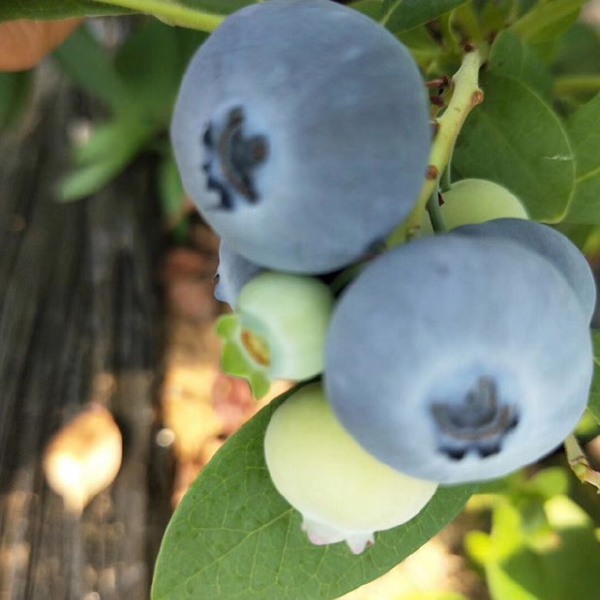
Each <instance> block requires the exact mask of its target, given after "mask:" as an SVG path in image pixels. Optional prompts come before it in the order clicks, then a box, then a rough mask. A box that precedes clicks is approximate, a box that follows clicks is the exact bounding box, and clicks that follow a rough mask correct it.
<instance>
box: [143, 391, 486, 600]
mask: <svg viewBox="0 0 600 600" xmlns="http://www.w3.org/2000/svg"><path fill="white" fill-rule="evenodd" d="M285 397H286V396H283V397H282V398H280V399H279V400H277V401H275V402H272V403H271V404H269V405H267V406H266V407H265V408H264V409H263V410H261V411H260V413H258V415H256V416H255V417H254V418H253V419H252V420H251V421H250V422H249V423H247V424H246V425H245V426H244V427H243V428H242V429H241V430H240V431H239V432H238V433H237V434H236V435H234V436H233V437H232V438H231V439H230V440H229V441H228V442H227V443H226V444H225V446H224V447H223V448H222V449H221V450H220V451H219V452H218V453H217V454H216V456H215V457H214V458H213V459H212V460H211V462H210V463H209V464H208V465H207V466H206V467H205V469H204V470H203V472H202V474H201V475H200V477H199V478H198V479H197V480H196V481H195V482H194V484H193V485H192V487H191V489H190V490H189V492H188V493H187V494H186V496H185V497H184V499H183V501H182V502H181V504H180V505H179V507H178V509H177V510H176V512H175V514H174V516H173V518H172V519H171V522H170V524H169V526H168V528H167V531H166V534H165V536H164V538H163V542H162V546H161V549H160V553H159V556H158V561H157V565H156V570H155V575H154V582H153V589H152V598H153V600H167V599H169V600H193V599H196V598H210V600H235V599H239V600H258V599H260V600H268V599H272V600H307V599H310V600H322V599H334V598H337V597H338V596H340V595H342V594H344V593H345V592H347V591H349V590H352V589H354V588H356V587H358V586H359V585H362V584H363V583H366V582H367V581H370V580H372V579H374V578H376V577H378V576H380V575H382V574H383V573H385V572H386V571H388V570H389V569H391V568H392V567H393V566H395V565H396V564H398V563H399V562H400V561H402V560H403V559H404V558H406V557H407V556H408V555H409V554H411V553H412V552H414V551H415V550H416V549H417V548H418V547H419V546H421V545H422V544H424V543H425V542H426V541H427V540H429V539H430V538H431V537H432V536H433V535H435V534H436V533H437V532H438V531H439V530H440V529H441V528H442V527H444V525H446V524H447V523H448V522H449V521H451V520H452V519H453V518H454V517H455V516H456V515H457V513H458V512H459V511H460V510H461V509H462V507H463V506H464V504H465V502H466V500H467V499H468V497H469V496H470V495H471V493H472V492H473V491H474V487H473V486H459V487H452V488H442V489H440V490H439V491H438V492H437V493H436V495H435V496H434V498H433V500H432V501H431V502H430V504H429V505H428V506H427V507H426V508H425V509H424V511H423V512H422V513H421V514H420V515H418V516H417V517H416V518H415V519H413V520H412V521H410V522H409V523H408V524H406V525H403V526H401V527H398V528H396V529H393V530H390V531H386V532H380V533H378V534H376V543H375V545H374V546H373V547H372V548H370V549H369V550H367V551H366V552H365V553H363V554H361V555H360V556H354V555H352V554H351V553H350V551H349V550H348V548H347V547H346V545H345V544H334V545H330V546H313V545H311V544H310V543H309V542H308V540H307V539H306V537H305V535H304V534H303V533H302V531H301V529H300V524H301V517H300V515H299V514H298V513H297V512H296V511H295V510H294V509H292V508H291V507H290V506H289V504H288V503H287V502H286V501H285V500H284V499H283V498H282V497H281V496H280V495H279V494H278V493H277V492H276V490H275V488H274V487H273V485H272V483H271V480H270V478H269V474H268V471H267V468H266V466H265V462H264V457H263V436H264V432H265V429H266V427H267V424H268V422H269V419H270V417H271V414H272V413H273V411H274V410H275V408H276V407H277V406H278V404H279V403H280V402H281V401H283V400H284V399H285ZM349 501H351V499H349Z"/></svg>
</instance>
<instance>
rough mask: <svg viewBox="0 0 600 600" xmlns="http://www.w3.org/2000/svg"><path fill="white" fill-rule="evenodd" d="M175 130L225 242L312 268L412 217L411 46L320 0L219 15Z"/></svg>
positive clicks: (416, 157) (184, 163)
mask: <svg viewBox="0 0 600 600" xmlns="http://www.w3.org/2000/svg"><path fill="white" fill-rule="evenodd" d="M171 133H172V141H173V147H174V150H175V156H176V159H177V163H178V166H179V170H180V172H181V176H182V179H183V183H184V186H185V188H186V190H187V191H188V193H189V194H190V196H191V197H192V198H193V200H194V202H195V203H196V205H197V207H198V209H199V210H200V212H201V213H202V215H203V216H204V218H205V219H206V220H207V222H208V223H209V224H210V225H211V226H212V227H213V229H214V230H215V231H216V232H217V233H218V234H219V235H220V237H221V238H222V239H223V240H224V241H225V242H226V243H227V244H228V245H229V246H230V247H231V249H232V250H233V251H234V252H236V253H238V254H240V255H242V256H244V257H245V258H247V259H248V260H249V261H251V262H253V263H255V264H259V265H261V266H265V267H268V268H270V269H276V270H284V271H291V272H296V273H313V274H314V273H326V272H330V271H334V270H336V269H339V268H341V267H343V266H345V265H346V264H348V263H350V262H352V261H354V260H356V259H358V258H360V257H361V256H363V255H364V254H365V253H368V252H369V251H370V249H371V248H372V247H373V246H374V245H376V244H377V243H378V242H379V241H381V240H382V239H385V238H386V237H387V236H388V235H389V233H391V231H392V230H393V229H394V228H395V227H396V226H397V225H398V224H399V223H401V222H402V221H403V220H404V219H405V218H406V217H407V216H408V214H409V213H410V211H411V210H412V208H413V205H414V204H415V202H416V199H417V196H418V193H419V191H420V188H421V185H422V183H423V179H424V176H425V173H426V165H427V162H428V156H429V150H430V145H431V127H430V123H429V110H428V100H427V95H426V92H425V86H424V83H423V80H422V78H421V75H420V73H419V71H418V68H417V66H416V64H415V62H414V61H413V59H412V57H411V56H410V54H409V52H408V51H407V50H406V48H405V47H404V46H403V45H402V44H401V43H400V42H399V41H398V40H397V39H396V38H395V37H394V36H393V35H391V34H390V33H389V32H388V31H387V30H386V29H385V28H384V27H382V26H381V25H379V24H378V23H376V22H374V21H373V20H371V19H370V18H368V17H366V16H365V15H362V14H360V13H358V12H357V11H355V10H354V9H350V8H347V7H344V6H341V5H339V4H336V3H334V2H331V1H329V0H271V1H270V2H265V3H260V4H255V5H252V6H248V7H246V8H244V9H242V10H240V11H238V12H236V13H234V14H233V15H232V16H230V17H229V18H228V19H226V20H225V22H224V23H223V24H222V25H221V26H220V27H219V28H217V30H216V31H215V32H213V33H212V34H211V36H210V37H209V38H208V40H207V41H206V42H205V43H204V44H203V45H202V47H201V48H200V49H199V51H198V52H197V53H196V55H195V56H194V58H193V59H192V61H191V64H190V65H189V68H188V70H187V72H186V74H185V77H184V80H183V83H182V86H181V90H180V93H179V97H178V100H177V103H176V107H175V112H174V116H173V122H172V128H171Z"/></svg>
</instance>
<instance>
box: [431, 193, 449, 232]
mask: <svg viewBox="0 0 600 600" xmlns="http://www.w3.org/2000/svg"><path fill="white" fill-rule="evenodd" d="M427 212H428V213H429V220H430V221H431V227H432V228H433V231H435V232H436V233H445V232H446V231H447V229H446V225H445V224H444V219H443V218H442V211H441V210H440V201H439V198H438V193H437V191H435V192H433V194H432V196H431V198H429V202H428V203H427Z"/></svg>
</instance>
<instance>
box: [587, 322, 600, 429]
mask: <svg viewBox="0 0 600 600" xmlns="http://www.w3.org/2000/svg"><path fill="white" fill-rule="evenodd" d="M592 344H593V346H594V378H593V379H592V389H591V390H590V401H589V403H588V408H589V409H590V412H591V413H592V415H594V418H595V419H596V421H598V423H600V331H599V330H597V329H592Z"/></svg>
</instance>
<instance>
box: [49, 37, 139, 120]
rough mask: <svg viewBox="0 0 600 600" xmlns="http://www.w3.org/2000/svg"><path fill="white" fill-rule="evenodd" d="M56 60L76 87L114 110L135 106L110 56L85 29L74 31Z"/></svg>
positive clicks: (57, 52) (57, 51) (61, 47)
mask: <svg viewBox="0 0 600 600" xmlns="http://www.w3.org/2000/svg"><path fill="white" fill-rule="evenodd" d="M53 56H54V58H55V59H56V60H57V61H58V63H59V65H60V67H61V68H62V70H63V71H64V72H65V73H66V74H67V75H68V76H69V77H70V78H71V79H72V80H73V81H74V82H75V83H76V84H77V85H79V86H80V87H81V88H83V89H84V90H85V91H87V92H88V93H90V94H92V95H93V96H95V97H96V98H99V99H100V100H102V101H103V102H105V103H106V104H107V105H108V106H110V107H111V108H112V109H113V110H119V109H125V108H127V107H128V106H130V104H131V103H132V102H134V100H135V99H134V98H133V97H132V96H131V95H130V94H129V93H128V90H127V88H126V87H125V84H124V82H123V80H122V79H121V78H120V77H119V74H118V73H117V71H116V70H115V67H114V65H113V63H112V61H111V60H110V59H109V57H108V54H107V53H106V51H105V50H104V48H102V46H101V45H100V44H99V43H98V42H97V41H96V39H95V38H94V36H93V35H92V34H91V33H90V32H89V31H88V30H87V29H86V28H85V27H79V28H78V29H77V30H76V31H74V32H73V34H72V35H71V36H69V38H68V39H67V40H66V41H65V42H64V43H63V44H62V45H61V46H60V47H59V48H58V49H57V50H56V51H55V52H54V54H53Z"/></svg>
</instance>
